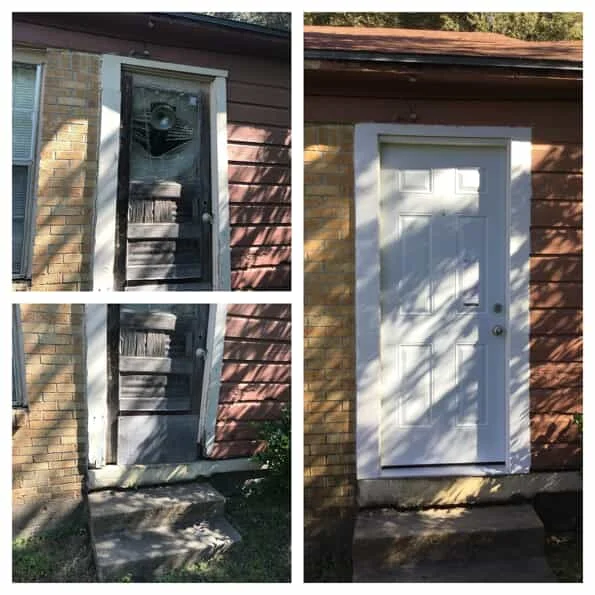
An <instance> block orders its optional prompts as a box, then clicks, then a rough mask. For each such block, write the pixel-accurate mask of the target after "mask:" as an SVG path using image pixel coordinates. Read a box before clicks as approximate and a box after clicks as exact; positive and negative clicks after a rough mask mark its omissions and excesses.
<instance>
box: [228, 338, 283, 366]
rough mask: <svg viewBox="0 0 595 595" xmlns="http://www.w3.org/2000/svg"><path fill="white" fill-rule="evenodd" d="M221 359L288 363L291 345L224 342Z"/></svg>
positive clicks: (237, 341) (236, 341)
mask: <svg viewBox="0 0 595 595" xmlns="http://www.w3.org/2000/svg"><path fill="white" fill-rule="evenodd" d="M223 358H224V360H227V361H229V360H235V361H240V360H247V361H252V362H274V363H280V362H290V361H291V345H290V344H289V343H269V342H261V341H239V340H226V341H225V346H224V349H223Z"/></svg>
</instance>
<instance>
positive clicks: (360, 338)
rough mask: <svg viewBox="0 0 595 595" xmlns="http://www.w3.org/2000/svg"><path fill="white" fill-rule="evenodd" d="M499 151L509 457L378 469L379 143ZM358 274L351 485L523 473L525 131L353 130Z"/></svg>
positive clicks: (526, 459)
mask: <svg viewBox="0 0 595 595" xmlns="http://www.w3.org/2000/svg"><path fill="white" fill-rule="evenodd" d="M381 142H382V143H406V144H442V145H444V144H452V145H457V146H477V145H483V146H486V145H487V146H499V147H504V148H505V150H506V152H507V159H508V183H507V196H506V197H504V205H503V206H504V207H505V208H506V211H507V227H508V238H507V243H508V254H509V257H508V279H509V285H508V292H507V294H508V295H507V304H506V312H507V313H508V318H507V320H506V327H507V328H508V329H509V330H508V332H507V335H506V353H507V356H508V357H507V361H508V362H514V366H515V374H514V376H512V375H511V374H508V377H507V379H506V384H507V386H508V394H507V395H506V399H507V411H508V420H507V434H508V440H507V456H506V462H505V465H504V466H502V467H500V466H499V467H490V466H474V468H473V469H471V468H469V469H467V470H466V471H465V470H464V469H465V468H464V467H462V466H457V467H456V468H455V467H453V468H451V469H441V470H440V471H437V470H436V469H435V468H434V469H432V468H430V467H428V468H424V467H415V468H406V469H403V468H399V469H394V468H383V467H382V466H381V463H380V438H379V428H380V422H381V400H380V397H379V395H381V385H380V383H381V365H380V318H381V313H380V235H379V223H378V218H379V213H380V192H379V180H380V143H381ZM354 173H355V225H356V232H355V255H356V256H355V271H356V297H355V302H356V305H355V309H356V385H357V406H356V415H357V418H356V419H357V421H356V458H357V479H376V478H388V477H415V476H422V477H423V476H428V475H439V474H441V475H464V474H474V475H491V474H498V473H528V472H529V469H530V464H531V445H530V426H529V241H528V239H529V237H530V236H529V226H530V217H531V130H530V129H528V128H512V127H481V126H477V127H476V126H424V125H400V124H376V123H374V124H357V125H356V126H355V142H354Z"/></svg>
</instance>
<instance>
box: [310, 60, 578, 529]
mask: <svg viewBox="0 0 595 595" xmlns="http://www.w3.org/2000/svg"><path fill="white" fill-rule="evenodd" d="M326 78H327V81H326V84H325V85H324V87H322V86H317V85H315V84H312V85H310V86H309V85H308V72H306V98H305V119H306V123H307V124H306V128H305V197H304V206H305V213H304V222H305V237H304V251H305V263H304V270H305V282H304V283H305V285H304V291H305V296H306V301H305V310H304V317H305V329H304V341H305V371H304V380H305V393H304V394H305V396H304V402H305V419H304V424H305V425H304V433H305V436H304V448H305V453H304V455H305V501H306V507H307V508H306V513H305V522H306V528H307V530H308V527H309V526H310V527H311V531H320V530H322V527H323V525H324V523H323V524H321V523H320V521H328V519H329V518H331V517H332V516H333V515H334V518H335V519H336V520H338V515H339V514H340V515H343V516H345V517H346V518H350V517H349V510H350V509H353V507H354V506H355V434H354V432H355V416H354V409H355V363H354V340H355V335H354V283H355V279H354V275H353V270H354V190H353V130H354V124H355V123H357V122H374V121H376V122H400V123H403V122H407V121H411V115H410V114H411V113H412V112H413V113H414V114H415V116H416V117H415V123H416V124H444V125H496V126H497V125H500V126H523V127H531V128H532V131H533V150H532V186H533V188H532V191H533V197H532V205H531V207H532V210H531V213H532V214H531V274H530V320H531V331H530V332H531V354H530V358H531V378H530V396H531V446H532V460H531V469H532V471H552V470H568V469H577V468H578V467H579V465H580V457H581V446H580V436H579V432H578V428H577V426H576V424H574V423H573V417H574V414H575V413H577V412H581V411H582V389H581V385H582V298H581V294H582V231H581V227H582V147H581V104H580V100H579V98H578V96H574V97H568V98H567V99H562V98H561V99H558V100H556V101H547V100H540V101H525V100H523V99H520V97H522V94H519V93H517V94H516V97H517V98H516V99H515V98H514V97H515V95H511V94H510V93H509V95H508V96H507V99H506V101H503V100H500V101H494V100H493V98H492V99H490V98H488V97H485V96H484V97H482V98H480V97H478V98H474V99H473V100H464V99H461V98H457V99H454V98H444V97H442V95H443V92H438V91H437V90H436V89H434V95H433V96H434V97H436V94H438V97H441V98H440V99H432V95H425V94H424V95H419V96H417V98H413V99H407V100H406V101H405V100H401V99H400V97H399V92H400V87H399V85H398V84H396V83H395V82H394V80H393V82H392V85H389V84H383V85H382V86H380V85H373V84H366V83H365V82H364V81H363V80H362V78H361V77H360V79H359V84H358V86H357V87H356V86H348V87H347V88H345V87H343V88H341V92H340V93H337V92H336V91H335V92H334V93H333V91H332V88H333V86H335V88H340V86H339V85H334V83H335V81H334V79H333V78H332V77H331V76H330V75H329V74H328V73H327V76H326ZM384 82H385V83H386V81H384ZM472 92H473V91H470V93H472ZM407 93H408V95H412V94H413V93H414V92H413V91H411V90H409V91H408V92H407ZM500 93H502V90H500ZM545 96H547V95H545ZM420 97H421V99H420ZM542 97H543V95H542ZM554 114H555V117H554V116H553V115H554ZM331 509H332V510H334V511H335V512H334V513H333V515H331V514H328V513H327V511H330V510H331ZM327 525H328V522H327ZM312 535H313V534H312V533H310V536H312Z"/></svg>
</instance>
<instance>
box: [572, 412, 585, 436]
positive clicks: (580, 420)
mask: <svg viewBox="0 0 595 595" xmlns="http://www.w3.org/2000/svg"><path fill="white" fill-rule="evenodd" d="M573 421H574V423H575V424H576V425H577V426H578V431H579V432H580V433H581V434H582V433H583V414H582V413H575V414H574V420H573Z"/></svg>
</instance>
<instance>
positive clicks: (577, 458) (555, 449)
mask: <svg viewBox="0 0 595 595" xmlns="http://www.w3.org/2000/svg"><path fill="white" fill-rule="evenodd" d="M580 467H582V448H581V446H580V444H538V445H535V446H532V448H531V469H532V470H533V471H555V470H567V469H579V468H580Z"/></svg>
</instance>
